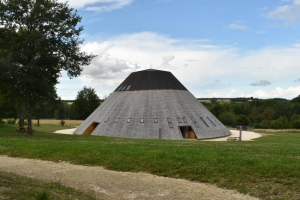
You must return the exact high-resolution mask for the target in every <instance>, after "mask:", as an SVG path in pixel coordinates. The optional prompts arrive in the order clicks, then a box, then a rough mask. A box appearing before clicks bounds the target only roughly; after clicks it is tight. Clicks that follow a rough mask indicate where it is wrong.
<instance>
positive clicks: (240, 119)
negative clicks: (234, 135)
mask: <svg viewBox="0 0 300 200" xmlns="http://www.w3.org/2000/svg"><path fill="white" fill-rule="evenodd" d="M236 125H246V126H248V125H250V120H249V118H248V117H247V116H246V115H238V116H237V118H236Z"/></svg>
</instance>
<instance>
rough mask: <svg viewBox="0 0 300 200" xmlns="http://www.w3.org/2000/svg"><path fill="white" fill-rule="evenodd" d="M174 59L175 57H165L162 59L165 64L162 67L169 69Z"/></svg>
mask: <svg viewBox="0 0 300 200" xmlns="http://www.w3.org/2000/svg"><path fill="white" fill-rule="evenodd" d="M174 58H175V56H165V57H163V58H162V59H163V63H162V64H161V66H162V67H169V66H170V64H169V62H170V61H171V60H173V59H174Z"/></svg>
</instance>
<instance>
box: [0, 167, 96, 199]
mask: <svg viewBox="0 0 300 200" xmlns="http://www.w3.org/2000/svg"><path fill="white" fill-rule="evenodd" d="M0 180H1V181H0V199H28V200H30V199H36V200H47V199H56V200H60V199H61V200H68V199H69V200H74V199H82V200H84V199H86V200H90V199H95V198H94V197H93V196H91V195H88V194H84V193H82V192H80V191H76V190H75V189H73V188H69V187H64V186H62V185H60V184H59V183H54V182H50V183H45V182H42V181H38V180H34V179H30V178H26V177H22V176H18V175H14V174H10V173H5V172H1V171H0Z"/></svg>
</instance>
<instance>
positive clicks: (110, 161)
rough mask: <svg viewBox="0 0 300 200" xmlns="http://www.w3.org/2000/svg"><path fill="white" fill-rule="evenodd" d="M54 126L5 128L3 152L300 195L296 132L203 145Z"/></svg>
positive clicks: (0, 130) (279, 195) (260, 193)
mask: <svg viewBox="0 0 300 200" xmlns="http://www.w3.org/2000/svg"><path fill="white" fill-rule="evenodd" d="M52 127H55V126H48V127H47V126H45V127H44V128H43V126H41V127H37V129H36V133H35V135H34V136H28V135H27V134H23V133H16V131H15V130H16V126H15V125H14V126H13V125H0V154H2V155H8V156H12V157H24V158H34V159H42V160H50V161H55V162H58V161H67V162H70V163H73V164H79V165H93V166H104V167H105V168H107V169H111V170H118V171H131V172H140V171H142V172H148V173H152V174H156V175H160V176H167V177H174V178H183V179H188V180H192V181H197V182H204V183H210V184H215V185H217V186H218V187H222V188H227V189H234V190H237V191H238V192H241V193H244V194H249V195H252V196H256V197H259V198H261V199H295V200H296V199H299V196H300V171H299V166H300V157H299V155H300V132H297V131H286V132H271V133H269V132H264V137H262V138H259V139H257V140H255V141H243V142H237V141H235V142H207V141H205V142H204V141H169V140H142V139H126V138H110V137H99V136H77V135H59V134H52V133H49V132H52V131H54V128H52ZM48 128H49V129H48ZM55 128H57V129H61V128H62V126H60V125H58V126H56V127H55ZM63 128H67V127H66V126H64V127H63ZM49 130H51V131H49Z"/></svg>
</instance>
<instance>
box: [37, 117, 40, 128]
mask: <svg viewBox="0 0 300 200" xmlns="http://www.w3.org/2000/svg"><path fill="white" fill-rule="evenodd" d="M37 126H40V118H38V119H37Z"/></svg>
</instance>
